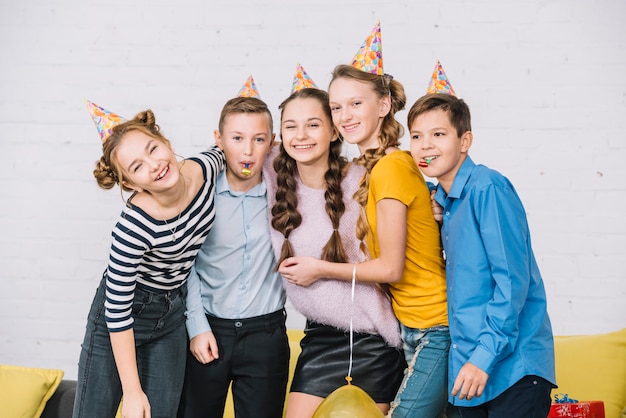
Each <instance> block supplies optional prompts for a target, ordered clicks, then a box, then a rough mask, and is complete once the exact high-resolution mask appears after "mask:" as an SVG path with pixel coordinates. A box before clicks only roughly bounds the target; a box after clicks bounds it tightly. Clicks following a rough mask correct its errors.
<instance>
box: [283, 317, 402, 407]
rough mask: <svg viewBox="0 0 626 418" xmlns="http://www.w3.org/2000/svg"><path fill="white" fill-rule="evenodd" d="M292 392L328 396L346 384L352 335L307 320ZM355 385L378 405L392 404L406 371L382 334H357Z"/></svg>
mask: <svg viewBox="0 0 626 418" xmlns="http://www.w3.org/2000/svg"><path fill="white" fill-rule="evenodd" d="M304 334H305V335H304V338H302V340H301V342H300V347H302V353H301V354H300V357H298V362H297V364H296V370H295V373H294V377H293V381H292V383H291V392H302V393H307V394H310V395H315V396H321V397H323V398H325V397H327V396H328V395H329V394H330V393H331V392H333V391H334V390H335V389H337V388H339V387H341V386H343V385H345V384H347V382H346V376H347V375H348V369H349V366H350V333H349V332H344V331H341V330H339V329H337V328H335V327H332V326H328V325H322V324H318V323H315V322H311V321H307V323H306V328H305V330H304ZM352 350H353V351H352V373H351V376H352V384H353V385H355V386H358V387H360V388H361V389H363V390H364V391H365V392H367V394H368V395H370V397H371V398H372V399H374V401H375V402H377V403H389V402H391V401H393V399H394V398H395V396H396V392H397V390H398V387H399V386H400V383H401V382H402V377H403V376H404V369H405V368H406V361H405V360H404V355H403V354H402V351H401V350H400V349H396V348H394V347H389V346H388V345H387V344H386V343H385V340H384V339H383V338H382V337H381V336H380V335H372V334H365V333H357V332H355V333H354V343H353V349H352Z"/></svg>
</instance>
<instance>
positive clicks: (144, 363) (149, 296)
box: [73, 278, 187, 418]
mask: <svg viewBox="0 0 626 418" xmlns="http://www.w3.org/2000/svg"><path fill="white" fill-rule="evenodd" d="M186 290H187V287H186V286H181V287H180V289H176V290H173V291H171V292H166V293H151V292H147V291H144V290H141V289H139V288H137V289H136V290H135V298H134V300H133V308H132V309H133V318H134V324H133V332H134V336H135V349H136V356H137V368H138V371H139V379H140V382H141V387H142V389H143V391H144V393H145V394H146V396H147V397H148V401H149V402H150V409H151V413H152V418H174V417H175V416H176V410H177V408H178V403H179V400H180V394H181V392H182V387H183V380H184V373H185V358H186V356H185V354H186V351H187V332H186V330H185V293H186ZM104 301H105V278H103V279H102V281H101V282H100V286H99V287H98V290H97V291H96V296H95V297H94V300H93V303H92V305H91V309H90V311H89V316H88V318H87V326H86V331H85V339H84V340H83V344H82V350H81V353H80V359H79V363H78V386H77V388H76V399H75V401H74V413H73V417H74V418H113V417H114V416H115V413H116V411H117V408H118V405H119V403H120V399H121V397H122V386H121V382H120V378H119V375H118V372H117V367H116V366H115V359H114V358H113V351H112V349H111V340H110V338H109V331H108V329H107V326H106V322H105V319H104Z"/></svg>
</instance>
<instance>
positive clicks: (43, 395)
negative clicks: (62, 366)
mask: <svg viewBox="0 0 626 418" xmlns="http://www.w3.org/2000/svg"><path fill="white" fill-rule="evenodd" d="M62 379H63V370H55V369H36V368H31V367H21V366H8V365H0V416H1V417H4V418H39V416H41V414H42V413H43V410H44V408H45V407H46V402H48V399H50V398H51V397H52V394H53V393H54V391H55V390H56V388H57V387H58V386H59V384H60V383H61V380H62Z"/></svg>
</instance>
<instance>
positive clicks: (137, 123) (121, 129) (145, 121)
mask: <svg viewBox="0 0 626 418" xmlns="http://www.w3.org/2000/svg"><path fill="white" fill-rule="evenodd" d="M130 131H139V132H142V133H144V134H146V135H148V136H150V137H152V138H154V139H156V140H158V141H160V142H162V143H164V144H166V145H167V146H169V147H171V144H170V141H169V140H168V139H167V138H165V136H163V134H162V133H161V130H160V128H159V125H157V124H156V120H155V118H154V113H152V110H150V109H148V110H145V111H143V112H140V113H138V114H137V115H136V116H135V117H134V118H133V119H131V120H128V121H126V122H124V123H121V124H119V125H117V126H115V127H114V128H113V130H112V132H111V134H110V135H109V136H108V137H106V138H105V139H104V141H103V142H102V156H101V157H100V160H98V161H97V162H96V168H95V169H94V170H93V175H94V177H95V178H96V181H97V182H98V186H100V187H101V188H103V189H106V190H108V189H111V188H113V186H115V185H116V184H119V186H120V188H121V189H122V190H124V191H126V192H129V191H131V190H132V189H130V188H129V187H127V186H125V185H124V180H125V179H124V175H123V171H122V169H121V168H120V167H119V165H118V163H117V158H116V151H117V148H118V147H119V145H120V143H121V141H122V139H123V138H124V135H126V133H128V132H130Z"/></svg>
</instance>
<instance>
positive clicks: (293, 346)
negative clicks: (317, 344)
mask: <svg viewBox="0 0 626 418" xmlns="http://www.w3.org/2000/svg"><path fill="white" fill-rule="evenodd" d="M287 337H288V338H289V349H290V350H291V356H290V357H289V381H288V382H287V395H286V396H289V387H290V386H291V379H292V378H293V372H294V370H295V369H296V362H297V361H298V356H300V351H301V350H300V340H301V339H302V337H304V331H301V330H295V329H288V330H287ZM286 412H287V398H286V397H285V409H284V410H283V417H284V416H285V414H286ZM224 418H235V408H234V405H233V395H232V393H231V391H230V390H229V391H228V397H227V398H226V407H225V409H224Z"/></svg>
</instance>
